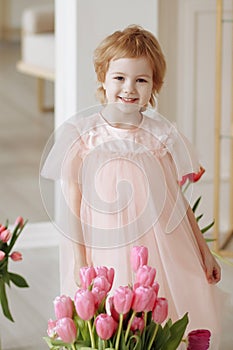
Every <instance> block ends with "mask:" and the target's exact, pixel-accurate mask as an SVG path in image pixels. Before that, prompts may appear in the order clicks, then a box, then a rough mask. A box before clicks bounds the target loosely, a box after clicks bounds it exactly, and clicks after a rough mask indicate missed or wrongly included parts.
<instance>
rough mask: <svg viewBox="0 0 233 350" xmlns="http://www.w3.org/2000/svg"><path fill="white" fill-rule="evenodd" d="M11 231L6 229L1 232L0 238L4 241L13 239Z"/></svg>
mask: <svg viewBox="0 0 233 350" xmlns="http://www.w3.org/2000/svg"><path fill="white" fill-rule="evenodd" d="M11 236H12V235H11V232H10V230H9V229H6V230H4V231H2V232H1V233H0V240H1V241H2V242H4V243H6V242H8V241H9V240H10V239H11Z"/></svg>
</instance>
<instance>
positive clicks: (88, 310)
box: [74, 289, 96, 321]
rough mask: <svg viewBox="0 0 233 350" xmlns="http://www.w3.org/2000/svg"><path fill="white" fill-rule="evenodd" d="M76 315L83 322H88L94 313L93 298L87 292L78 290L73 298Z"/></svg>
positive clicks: (90, 293)
mask: <svg viewBox="0 0 233 350" xmlns="http://www.w3.org/2000/svg"><path fill="white" fill-rule="evenodd" d="M74 304H75V308H76V311H77V314H78V315H79V317H80V318H82V319H83V320H84V321H88V320H90V319H91V318H92V317H93V316H94V314H95V311H96V308H95V298H94V295H93V294H92V292H90V291H89V290H83V289H79V290H78V291H77V292H76V294H75V297H74Z"/></svg>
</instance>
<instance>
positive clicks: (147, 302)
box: [132, 286, 156, 312]
mask: <svg viewBox="0 0 233 350" xmlns="http://www.w3.org/2000/svg"><path fill="white" fill-rule="evenodd" d="M155 300H156V294H155V291H154V289H153V288H152V287H144V286H140V287H138V288H136V289H135V290H134V299H133V305H132V309H133V310H134V311H136V312H142V311H145V312H148V311H152V309H153V307H154V304H155Z"/></svg>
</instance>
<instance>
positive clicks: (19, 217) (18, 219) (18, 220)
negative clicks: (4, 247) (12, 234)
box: [15, 216, 23, 227]
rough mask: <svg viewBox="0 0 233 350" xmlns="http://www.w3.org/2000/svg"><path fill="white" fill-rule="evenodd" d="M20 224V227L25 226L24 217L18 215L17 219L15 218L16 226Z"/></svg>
mask: <svg viewBox="0 0 233 350" xmlns="http://www.w3.org/2000/svg"><path fill="white" fill-rule="evenodd" d="M17 225H19V227H22V226H23V218H22V216H18V217H17V219H16V220H15V226H17Z"/></svg>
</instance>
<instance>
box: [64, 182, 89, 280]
mask: <svg viewBox="0 0 233 350" xmlns="http://www.w3.org/2000/svg"><path fill="white" fill-rule="evenodd" d="M66 193H67V196H68V198H67V199H68V203H69V206H70V211H71V215H70V222H69V224H70V228H71V236H72V239H74V241H72V243H73V244H72V245H73V254H74V278H75V282H76V283H77V284H79V282H80V280H79V270H80V268H81V267H82V266H87V261H86V248H85V245H84V240H83V233H82V227H81V222H80V206H81V198H82V194H81V192H80V188H79V184H78V183H76V182H73V181H69V182H68V184H67V189H66Z"/></svg>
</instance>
